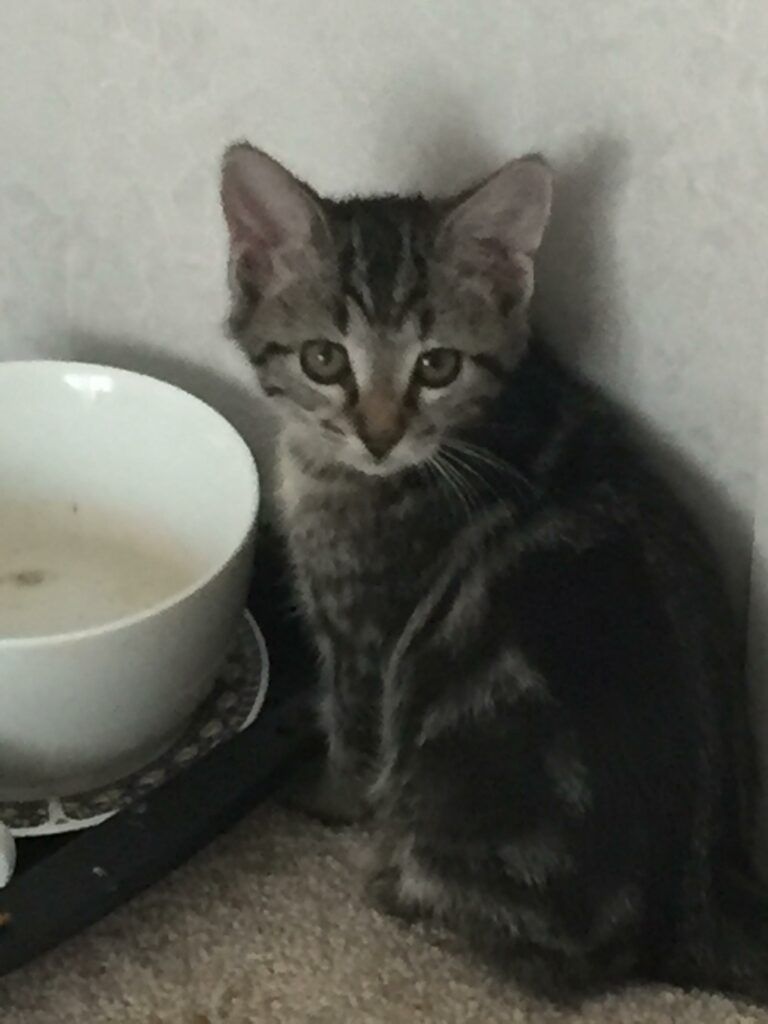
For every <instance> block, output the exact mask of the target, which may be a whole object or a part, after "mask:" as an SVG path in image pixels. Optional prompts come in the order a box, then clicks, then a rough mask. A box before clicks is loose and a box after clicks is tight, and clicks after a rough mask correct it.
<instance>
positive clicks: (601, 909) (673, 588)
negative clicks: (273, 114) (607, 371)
mask: <svg viewBox="0 0 768 1024" xmlns="http://www.w3.org/2000/svg"><path fill="white" fill-rule="evenodd" d="M550 196H551V176H550V172H549V170H548V168H547V167H546V165H545V164H544V163H543V162H542V161H541V160H539V159H538V158H527V159H523V160H518V161H515V162H512V163H510V164H508V165H506V166H505V167H503V168H502V169H501V170H500V171H499V172H498V173H497V174H495V175H493V176H492V177H491V178H489V179H487V180H486V181H484V182H483V183H481V184H480V185H479V186H478V187H477V188H475V189H473V190H471V191H469V192H466V193H463V194H461V195H459V196H457V197H456V198H454V199H451V200H447V201H445V200H441V201H429V200H427V199H425V198H423V197H421V196H413V197H407V198H400V197H376V198H370V199H348V200H345V201H342V202H336V201H331V200H328V199H324V198H321V197H320V196H318V195H316V194H315V193H314V192H312V191H311V190H310V189H309V188H308V187H307V186H306V185H304V184H302V183H301V182H299V181H298V180H297V179H296V178H294V177H293V176H292V175H291V174H289V173H288V171H286V170H285V169H284V168H283V167H281V166H280V165H279V164H278V163H276V162H275V161H274V160H272V159H271V158H270V157H268V156H267V155H265V154H264V153H262V152H260V151H259V150H257V149H254V148H252V147H250V146H249V145H247V144H240V145H235V146H233V147H232V148H230V149H229V150H228V152H227V154H226V156H225V159H224V164H223V176H222V203H223V208H224V213H225V215H226V221H227V224H228V227H229V234H230V240H231V259H230V282H231V289H232V296H233V305H232V311H231V317H230V327H231V333H232V335H233V336H234V337H235V338H236V339H237V340H238V341H239V342H240V343H241V344H242V345H243V347H244V348H245V350H246V352H247V353H248V354H249V356H250V359H251V361H252V363H253V365H254V367H255V368H256V371H257V373H258V377H259V380H260V382H261V387H262V389H263V391H264V394H265V395H267V396H269V398H270V399H271V400H272V401H273V403H274V407H275V409H276V410H277V412H278V413H279V416H280V418H281V423H282V429H281V435H280V440H279V480H280V487H279V501H280V509H281V521H282V525H283V528H284V531H285V535H286V537H287V541H288V546H289V550H290V553H291V557H292V561H293V565H294V568H295V575H296V582H297V586H298V592H299V595H300V601H301V605H302V608H303V611H304V613H305V615H306V618H307V620H308V622H309V624H310V626H311V629H312V631H313V634H314V638H315V641H316V644H317V649H318V652H319V654H320V657H321V663H322V681H321V687H320V701H319V706H320V713H321V720H322V726H323V729H324V732H325V736H326V738H327V761H326V766H325V769H324V775H322V777H321V778H320V779H319V780H318V784H317V785H315V786H314V787H313V789H312V791H311V792H310V793H308V794H307V801H308V802H309V803H310V804H311V805H312V806H313V808H314V810H315V811H316V812H317V813H318V814H320V815H321V816H323V817H325V818H332V819H336V820H351V819H354V818H356V817H359V816H361V815H362V814H365V813H367V812H371V813H373V814H374V815H375V821H376V823H377V828H378V834H379V836H380V856H381V867H380V871H379V874H378V876H377V878H376V882H375V887H374V888H375V891H376V892H377V893H378V895H379V897H380V898H381V899H382V900H384V901H385V903H386V905H387V906H389V907H391V908H392V909H394V910H396V911H397V912H400V913H404V914H409V915H410V914H417V915H421V914H423V915H431V916H433V917H436V918H438V919H440V920H442V921H444V922H445V923H447V924H449V925H452V926H454V927H455V928H456V929H458V930H459V931H460V932H461V933H462V934H464V935H466V936H467V937H468V938H469V939H470V940H471V941H473V942H475V943H477V944H478V945H479V946H481V947H482V948H483V949H487V950H490V951H492V952H493V953H494V954H495V955H496V956H497V957H498V958H499V959H500V960H501V961H502V962H503V963H505V964H506V965H507V966H508V968H509V969H510V970H511V971H513V972H514V973H515V974H516V976H517V977H518V978H519V980H520V981H521V982H524V983H527V984H529V985H532V986H535V987H536V988H537V989H539V990H543V991H545V992H548V993H550V994H552V995H556V996H563V995H568V994H581V993H585V992H587V991H590V990H592V989H593V988H595V987H598V988H599V987H602V986H605V985H608V984H611V983H614V982H617V981H620V980H623V979H628V978H632V977H645V978H659V979H666V980H670V981H674V982H678V983H681V984H684V985H689V986H694V985H695V986H710V987H711V986H716V987H721V988H724V989H731V990H735V991H741V992H744V993H747V994H750V995H752V996H754V997H763V998H764V997H766V996H767V995H768V927H767V926H766V923H765V920H766V919H765V905H763V906H762V908H761V907H760V906H759V902H758V901H759V899H760V898H762V897H761V894H760V893H759V892H757V890H754V891H753V889H752V888H751V883H750V882H749V881H743V882H741V883H740V884H739V887H738V888H737V885H736V882H735V880H734V878H735V876H733V875H732V872H734V871H736V870H740V871H742V872H744V873H745V877H746V871H747V869H746V868H745V858H744V857H743V856H742V847H741V845H740V839H739V836H738V813H737V811H738V807H739V806H740V804H741V803H743V798H744V795H745V794H746V795H747V796H748V795H749V789H750V783H749V781H748V779H747V776H746V775H745V774H744V773H742V771H741V769H740V768H739V766H738V764H737V762H738V761H739V760H740V759H739V758H737V752H738V751H742V750H745V749H748V748H749V743H750V740H749V738H748V736H747V734H746V732H745V731H744V730H743V727H742V725H741V720H742V714H743V711H744V695H743V692H742V689H741V687H740V686H739V685H738V684H737V680H738V678H739V666H738V659H737V655H736V650H735V644H734V636H733V633H732V630H731V626H730V623H729V616H728V610H727V608H726V605H725V602H724V600H723V596H722V593H721V586H720V581H719V579H718V575H717V572H716V570H715V568H714V565H713V560H712V557H711V555H710V551H709V550H708V548H707V545H706V544H705V543H704V541H703V540H702V538H701V536H700V535H699V533H698V532H697V531H696V529H695V528H694V526H693V525H692V524H691V522H690V521H689V519H688V517H687V516H686V514H685V513H684V512H683V511H682V510H681V508H680V506H679V505H678V504H677V502H676V501H675V500H674V498H673V497H671V495H670V494H669V493H668V491H667V489H666V488H665V487H664V486H663V485H662V484H661V483H660V482H659V481H658V480H657V479H656V478H655V477H654V476H653V474H652V473H650V472H649V471H648V470H647V469H646V467H645V466H644V464H643V462H642V461H641V460H640V459H639V458H638V456H637V455H636V454H635V453H634V452H633V450H632V448H631V447H630V445H629V444H627V442H626V440H625V437H624V433H623V429H622V425H621V422H620V421H619V420H618V419H617V418H616V417H615V415H614V413H613V411H612V410H611V409H610V408H609V407H608V406H607V404H606V403H605V402H604V400H603V399H601V398H600V397H599V396H598V395H596V394H595V393H593V391H592V390H590V389H588V388H587V387H585V386H584V385H582V384H580V383H578V382H576V381H575V380H574V379H572V377H571V376H570V375H569V374H568V373H567V372H566V371H565V370H564V369H562V368H561V367H560V366H559V365H558V364H557V362H556V361H555V360H554V359H553V358H552V357H551V356H550V354H549V353H548V352H547V351H546V349H545V348H544V347H543V346H542V345H541V344H540V343H539V342H537V341H536V340H535V339H533V338H532V337H531V332H530V330H529V326H528V305H529V300H530V298H531V293H532V290H533V264H534V255H535V253H536V251H537V249H538V247H539V244H540V242H541V238H542V234H543V232H544V229H545V226H546V222H547V217H548V212H549V207H550ZM760 915H763V916H762V918H761V916H760Z"/></svg>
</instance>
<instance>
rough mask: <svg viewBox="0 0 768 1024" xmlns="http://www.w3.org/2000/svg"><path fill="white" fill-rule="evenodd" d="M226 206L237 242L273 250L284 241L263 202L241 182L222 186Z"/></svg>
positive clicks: (233, 236)
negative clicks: (281, 239) (272, 248)
mask: <svg viewBox="0 0 768 1024" xmlns="http://www.w3.org/2000/svg"><path fill="white" fill-rule="evenodd" d="M222 206H223V208H224V216H225V218H226V221H227V226H228V228H229V233H230V236H231V238H232V241H233V242H236V243H240V244H241V245H244V246H247V247H248V248H249V249H251V248H257V249H262V248H264V249H269V248H271V247H273V246H276V245H277V244H278V243H279V242H280V230H279V228H278V226H277V223H276V222H275V220H274V219H273V218H272V217H270V216H269V211H268V210H267V208H266V206H265V205H264V203H263V202H260V201H259V200H258V199H257V198H256V197H255V196H253V195H252V194H250V193H249V191H248V189H247V188H246V187H244V186H243V185H242V183H240V182H234V183H226V182H225V184H224V187H223V188H222Z"/></svg>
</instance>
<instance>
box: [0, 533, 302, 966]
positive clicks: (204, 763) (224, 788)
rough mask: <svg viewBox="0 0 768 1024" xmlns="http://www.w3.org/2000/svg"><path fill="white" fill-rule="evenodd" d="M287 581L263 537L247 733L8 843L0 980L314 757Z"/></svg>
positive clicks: (253, 603)
mask: <svg viewBox="0 0 768 1024" xmlns="http://www.w3.org/2000/svg"><path fill="white" fill-rule="evenodd" d="M287 579H288V574H287V571H286V566H285V559H284V557H283V553H282V550H281V548H280V546H279V544H278V542H277V541H276V539H275V537H274V536H273V535H272V534H270V533H269V532H267V531H263V532H262V540H261V542H260V544H259V549H258V551H257V555H256V570H255V573H254V586H253V589H252V593H251V597H250V600H249V607H250V608H251V610H252V611H253V613H254V616H255V618H256V621H257V622H258V624H259V626H260V627H261V630H262V632H263V634H264V638H265V640H266V644H267V650H268V652H269V658H270V665H271V671H270V678H269V691H268V695H267V700H266V702H265V705H264V708H263V709H262V712H261V714H260V715H259V717H258V718H257V720H256V721H255V722H254V724H253V725H252V726H251V727H250V728H249V729H246V730H245V732H243V733H240V734H239V735H238V736H235V737H234V738H233V739H231V740H229V741H227V742H226V743H223V744H222V745H221V746H219V747H217V748H216V749H215V750H213V751H212V752H211V753H210V754H208V755H207V756H206V757H204V758H202V759H201V760H200V761H197V762H196V763H195V764H193V765H192V766H191V767H190V768H188V769H187V770H185V771H184V772H183V773H182V774H180V775H178V776H176V778H174V779H171V780H170V781H169V782H168V783H166V784H165V785H164V786H162V787H160V788H159V789H157V790H155V791H154V792H153V793H152V794H150V795H149V796H148V797H147V798H146V799H144V800H143V801H142V802H141V803H140V804H136V805H133V806H131V807H128V808H127V809H126V810H124V811H121V812H120V813H119V814H117V815H115V817H113V818H110V819H109V820H108V821H105V822H104V823H103V824H102V825H98V826H96V827H94V828H91V829H86V830H85V831H82V832H74V833H69V834H67V835H60V836H51V837H47V838H33V839H22V840H18V841H17V848H18V865H17V869H16V874H15V875H14V877H13V879H12V880H11V882H10V884H9V885H8V886H7V887H6V888H5V889H3V890H0V974H5V973H7V972H8V971H11V970H13V969H15V968H17V967H20V966H21V965H22V964H24V963H26V962H28V961H29V960H32V959H33V958H34V957H36V956H37V955H38V954H40V953H42V952H44V951H45V950H47V949H50V948H52V947H53V946H55V945H57V944H58V943H60V942H62V941H63V940H64V939H67V938H69V937H70V936H72V935H74V934H75V933H76V932H79V931H81V930H82V929H83V928H86V927H87V926H88V925H90V924H93V922H94V921H97V920H98V919H99V918H101V917H104V915H105V914H108V913H110V911H112V910H114V909H115V908H116V907H118V906H120V904H122V903H125V902H126V901H127V900H129V899H131V897H132V896H134V895H135V894H136V893H138V892H140V891H141V890H142V889H145V888H147V887H148V886H150V885H152V884H153V883H154V882H156V881H157V880H158V879H160V878H162V877H163V875H165V874H166V873H167V872H169V871H170V870H172V869H173V868H175V867H177V866H178V865H179V864H181V863H182V862H183V861H184V860H186V859H187V858H188V857H190V856H191V855H192V854H193V853H195V852H196V851H197V850H199V849H201V848H202V847H203V846H205V845H206V844H207V843H208V842H210V841H211V840H212V839H213V838H215V837H216V836H217V835H219V834H220V833H221V832H223V831H225V830H226V829H227V828H229V827H230V826H231V825H233V824H234V823H235V822H236V821H237V820H238V819H239V818H240V817H242V815H244V814H245V813H246V812H247V811H249V810H250V809H251V808H253V807H254V806H256V804H258V803H259V802H260V801H261V800H262V799H264V798H265V797H266V796H268V795H269V794H270V793H272V792H274V790H275V788H276V787H277V786H278V785H279V784H280V782H281V780H282V779H283V778H284V776H285V774H286V772H287V771H288V769H289V767H290V765H291V764H292V762H294V761H296V760H297V759H298V758H299V757H302V756H310V755H311V754H313V753H315V752H316V748H317V737H316V736H314V735H313V734H312V733H311V731H310V728H309V722H310V721H311V716H310V715H309V714H308V693H309V689H310V686H311V683H312V679H313V674H314V659H313V657H312V654H311V651H310V647H309V644H308V642H307V640H306V637H305V636H304V634H303V632H302V630H301V627H300V624H299V619H298V618H297V616H296V615H295V613H294V612H293V610H292V608H291V595H290V587H289V585H288V582H287Z"/></svg>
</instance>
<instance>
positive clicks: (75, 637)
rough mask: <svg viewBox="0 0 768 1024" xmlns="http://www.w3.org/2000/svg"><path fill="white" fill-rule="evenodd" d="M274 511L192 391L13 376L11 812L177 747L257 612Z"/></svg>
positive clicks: (1, 688) (45, 373) (8, 402)
mask: <svg viewBox="0 0 768 1024" xmlns="http://www.w3.org/2000/svg"><path fill="white" fill-rule="evenodd" d="M258 497H259V485H258V476H257V473H256V468H255V466H254V463H253V459H252V457H251V454H250V452H249V450H248V448H247V446H246V444H245V442H244V441H243V440H242V439H241V437H240V436H239V434H238V433H237V432H236V431H235V430H234V428H233V427H231V426H230V425H229V423H228V422H227V421H226V420H225V419H224V418H223V417H221V416H220V415H219V414H218V413H216V412H214V411H213V409H211V408H209V407H208V406H207V405H205V404H204V403H203V402H201V401H199V400H198V399H197V398H194V397H192V396H191V395H188V394H187V393H186V392H184V391H180V390H179V389H178V388H175V387H172V386H171V385H170V384H165V383H163V382H161V381H158V380H155V379H153V378H151V377H144V376H142V375H140V374H136V373H129V372H127V371H125V370H115V369H110V368H107V367H101V366H91V365H85V364H79V363H60V362H21V363H5V364H2V363H0V798H2V799H6V800H8V799H32V798H35V797H39V796H41V795H43V794H45V793H50V792H52V791H53V792H58V793H61V794H62V795H66V794H69V793H75V792H81V791H83V790H84V789H88V788H90V787H91V786H97V785H103V784H105V783H107V782H109V781H111V780H112V779H116V778H119V777H120V776H122V775H124V774H126V773H127V772H130V771H133V770H135V769H136V768H138V767H140V766H141V765H142V764H144V763H146V762H147V761H148V760H150V759H151V758H153V757H155V756H156V755H157V754H158V753H160V751H161V750H162V749H163V748H164V747H165V746H167V745H168V744H169V743H171V742H172V741H173V740H174V739H175V737H176V736H177V735H178V734H179V733H180V731H181V730H182V729H183V728H184V725H185V723H186V720H187V718H188V716H189V715H190V714H191V712H192V711H193V710H194V709H195V707H196V706H197V705H198V704H199V702H200V701H201V699H202V698H203V697H204V696H205V694H206V693H207V692H208V691H209V689H210V687H211V686H212V684H213V681H214V675H215V671H216V668H217V667H218V665H219V663H220V661H221V659H222V657H223V656H224V653H225V651H226V647H227V644H228V642H229V640H230V638H231V636H232V632H233V628H234V625H235V622H236V620H237V617H238V616H239V614H240V613H241V610H242V608H243V605H244V602H245V597H246V591H247V587H248V581H249V576H250V568H251V555H252V536H253V526H254V522H255V518H256V512H257V508H258ZM52 787H53V788H52Z"/></svg>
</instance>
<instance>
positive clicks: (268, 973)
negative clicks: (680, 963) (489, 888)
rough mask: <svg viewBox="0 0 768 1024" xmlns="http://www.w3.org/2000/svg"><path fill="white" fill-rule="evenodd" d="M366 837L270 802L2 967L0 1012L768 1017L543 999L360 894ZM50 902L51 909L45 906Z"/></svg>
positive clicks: (673, 1002) (508, 1018)
mask: <svg viewBox="0 0 768 1024" xmlns="http://www.w3.org/2000/svg"><path fill="white" fill-rule="evenodd" d="M366 850H367V843H366V838H365V836H364V835H363V834H360V833H354V832H345V833H334V832H330V831H326V830H324V829H322V828H321V827H319V826H316V825H314V824H312V823H308V822H307V821H305V820H304V819H301V818H298V817H293V816H291V815H288V814H286V813H285V812H283V811H280V810H277V809H275V808H272V807H265V808H263V809H260V810H259V811H258V812H257V813H255V814H253V815H251V817H250V818H248V819H247V820H246V821H244V822H242V823H241V824H240V826H239V827H238V828H236V829H235V830H234V831H233V832H232V833H230V834H229V835H227V836H224V837H223V838H222V839H220V840H219V841H218V842H217V843H215V844H214V845H213V846H212V847H210V848H209V849H208V850H206V851H205V852H204V853H203V854H201V855H200V856H198V857H197V858H196V859H195V860H194V861H193V862H192V863H190V864H188V865H186V866H185V867H184V868H182V869H181V870H180V871H178V872H177V873H176V874H174V875H173V876H172V877H171V878H169V879H168V880H166V881H165V882H164V883H162V884H160V885H158V886H156V887H155V888H153V889H152V890H150V891H149V892H147V893H146V894H144V895H143V896H141V897H140V898H139V899H137V900H135V901H134V902H133V903H132V904H131V905H130V906H129V907H127V908H125V909H123V910H122V911H119V912H118V913H116V914H114V915H113V916H112V917H110V918H108V919H107V920H106V921H103V922H102V923H100V924H99V925H97V926H96V927H94V928H92V929H91V930H90V931H89V932H87V933H86V934H85V935H83V936H81V937H79V938H77V939H74V940H72V941H71V942H69V943H68V944H66V945H65V946H63V947H61V948H60V949H59V950H57V951H56V952H54V953H52V954H49V955H48V956H47V957H45V958H43V959H42V960H40V961H38V962H37V963H35V964H33V965H31V966H30V967H28V968H26V969H25V970H22V971H19V972H17V973H16V974H14V975H11V976H10V977H8V978H5V979H2V980H0V1019H1V1020H2V1022H3V1024H101V1022H108V1021H109V1022H111V1021H114V1022H119V1024H245V1022H248V1024H252V1022H253V1024H299V1022H312V1024H347V1022H349V1024H427V1022H429V1024H433V1022H434V1024H464V1022H468V1024H475V1022H477V1024H525V1022H528V1021H531V1022H534V1021H535V1022H536V1024H555V1022H557V1024H569V1022H573V1024H576V1022H577V1021H585V1022H587V1024H624V1022H626V1024H629V1022H632V1024H645V1022H648V1024H651V1022H653V1024H658V1022H675V1024H737V1022H738V1024H768V1011H762V1010H753V1009H751V1008H747V1007H744V1006H738V1005H737V1004H735V1003H733V1002H731V1001H730V1000H728V999H725V998H721V997H717V996H701V997H697V996H687V995H684V994H682V993H679V992H675V991H671V990H665V989H633V990H629V991H625V992H623V993H622V994H620V995H614V996H610V997H607V998H604V999H601V1000H599V1001H595V1002H592V1003H590V1004H589V1005H588V1006H587V1007H585V1008H584V1009H583V1011H582V1012H581V1013H573V1012H571V1011H558V1010H555V1009H553V1008H551V1007H548V1006H542V1005H541V1004H538V1003H536V1002H534V1001H532V1000H530V999H528V998H525V997H521V996H520V994H519V993H518V992H516V991H515V990H514V989H513V988H511V987H510V986H508V985H505V984H502V983H501V982H500V981H498V980H495V979H491V978H490V977H489V976H488V975H487V974H486V973H485V971H484V970H483V969H482V968H481V967H480V966H478V965H476V964H473V963H470V962H468V961H467V960H466V959H465V958H464V957H462V956H460V955H459V954H458V953H456V952H455V951H453V950H452V948H451V943H450V941H449V940H444V941H440V939H439V937H436V936H434V935H432V936H429V935H428V934H427V933H426V931H425V930H424V929H422V928H420V927H417V928H410V929H409V928H406V927H405V926H402V925H400V924H398V923H396V922H393V921H390V920H388V919H386V918H384V917H381V916H380V915H379V914H377V913H376V912H375V911H374V910H372V909H370V908H369V907H368V906H367V905H366V904H365V902H364V899H363V897H362V892H361V886H362V878H363V874H364V871H363V865H364V863H365V861H366ZM51 910H52V912H55V908H51Z"/></svg>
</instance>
